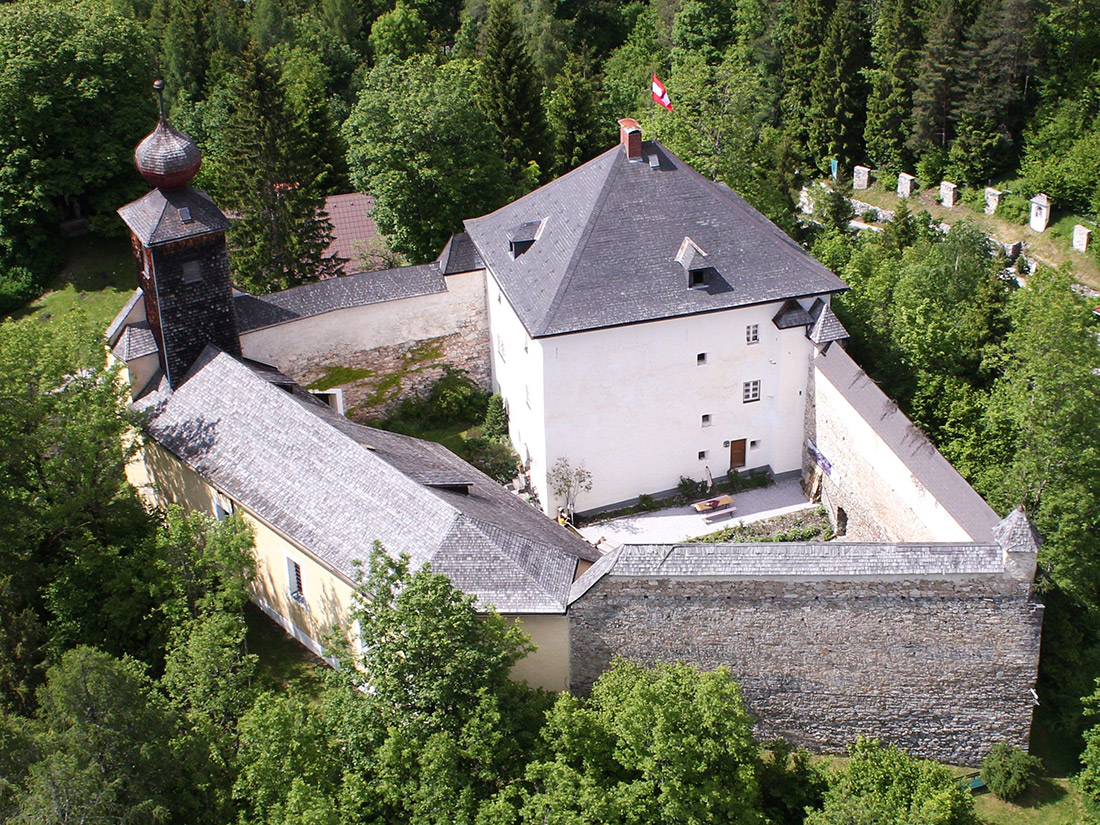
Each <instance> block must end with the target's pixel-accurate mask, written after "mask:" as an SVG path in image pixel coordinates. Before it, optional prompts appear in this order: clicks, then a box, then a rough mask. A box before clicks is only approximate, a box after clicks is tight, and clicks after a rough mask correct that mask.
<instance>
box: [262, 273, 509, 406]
mask: <svg viewBox="0 0 1100 825" xmlns="http://www.w3.org/2000/svg"><path fill="white" fill-rule="evenodd" d="M241 347H242V349H243V350H244V354H245V355H246V356H248V357H250V358H255V359H256V360H258V361H262V362H264V363H267V364H273V365H275V366H277V367H278V368H279V369H280V370H282V371H283V372H285V373H286V374H287V375H289V376H290V377H291V378H293V379H294V380H295V381H297V382H298V383H299V384H301V385H302V386H305V387H308V386H309V385H310V384H313V383H314V382H320V386H323V387H324V388H326V389H331V388H335V387H339V388H340V389H342V390H343V393H344V404H345V408H346V410H347V412H348V415H349V416H350V417H352V418H354V419H356V420H359V421H363V422H370V421H375V420H378V419H381V418H384V417H385V416H386V415H387V414H388V413H389V412H390V411H391V410H392V409H393V407H394V406H395V405H396V404H397V402H398V401H400V400H401V399H402V398H404V397H407V396H409V395H413V394H419V393H422V392H424V391H425V390H426V389H427V387H429V386H431V384H432V383H433V382H434V381H435V380H436V379H438V378H439V377H440V376H441V375H442V374H443V368H444V366H445V365H446V366H452V367H456V368H458V369H462V370H465V371H466V372H467V373H468V374H469V375H470V377H471V378H472V379H473V380H474V381H475V382H476V383H477V384H478V385H479V386H480V387H482V388H483V389H485V390H488V389H490V387H491V375H490V366H489V317H488V312H487V309H486V306H485V276H484V273H483V272H475V273H468V274H462V275H452V276H448V277H447V291H446V292H438V293H432V294H428V295H420V296H416V297H411V298H403V299H399V300H392V301H385V302H380V303H374V304H366V305H364V306H359V307H354V308H351V309H342V310H337V311H334V312H327V313H324V314H321V315H315V316H311V317H307V318H302V319H301V320H297V321H291V322H289V323H285V324H279V325H278V326H273V327H268V328H266V329H260V330H256V331H254V332H249V333H246V334H244V335H242V336H241ZM327 376H336V377H337V378H343V379H344V380H337V381H336V382H335V383H333V382H332V381H330V380H326V377H327Z"/></svg>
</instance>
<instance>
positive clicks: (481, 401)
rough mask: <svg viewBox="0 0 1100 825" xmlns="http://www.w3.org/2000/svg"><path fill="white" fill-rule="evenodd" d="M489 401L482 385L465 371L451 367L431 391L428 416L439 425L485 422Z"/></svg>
mask: <svg viewBox="0 0 1100 825" xmlns="http://www.w3.org/2000/svg"><path fill="white" fill-rule="evenodd" d="M488 403H489V395H488V393H486V392H485V391H484V390H482V389H481V388H480V387H478V385H477V384H475V383H474V382H473V380H472V379H471V378H470V376H469V375H467V374H466V372H465V370H460V369H455V368H454V367H450V366H448V367H444V368H443V375H442V377H440V379H439V380H438V381H436V382H435V383H434V384H432V388H431V389H430V390H429V391H428V399H427V409H426V411H425V412H426V417H427V418H428V419H429V420H430V421H431V422H432V423H434V424H436V425H439V426H443V425H446V424H451V423H454V422H456V421H481V420H483V419H484V418H485V412H486V407H487V406H488Z"/></svg>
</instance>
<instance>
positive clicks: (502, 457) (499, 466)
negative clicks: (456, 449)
mask: <svg viewBox="0 0 1100 825" xmlns="http://www.w3.org/2000/svg"><path fill="white" fill-rule="evenodd" d="M462 457H463V458H464V459H466V460H467V461H469V462H470V463H471V464H473V465H474V466H475V467H477V468H478V469H479V470H481V472H483V473H485V475H487V476H489V478H491V479H493V481H497V482H499V483H501V484H507V483H508V482H509V481H511V480H512V479H513V478H515V477H516V473H517V472H519V456H518V455H516V454H515V451H513V450H512V448H511V447H510V446H508V445H507V444H502V443H501V442H499V441H489V440H487V439H484V438H468V439H466V443H465V445H464V446H463V448H462Z"/></svg>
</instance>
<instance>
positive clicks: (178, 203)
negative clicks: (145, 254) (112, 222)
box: [118, 186, 229, 246]
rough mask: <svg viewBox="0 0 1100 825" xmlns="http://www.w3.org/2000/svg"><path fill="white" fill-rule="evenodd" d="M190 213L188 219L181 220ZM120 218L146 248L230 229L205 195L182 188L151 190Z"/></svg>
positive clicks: (125, 209) (120, 213)
mask: <svg viewBox="0 0 1100 825" xmlns="http://www.w3.org/2000/svg"><path fill="white" fill-rule="evenodd" d="M181 209H188V210H190V214H191V220H190V221H186V222H185V221H184V218H185V217H186V213H184V215H182V216H181V214H180V210H181ZM118 214H119V217H121V218H122V220H124V221H125V222H126V225H127V226H128V227H130V231H131V232H133V233H134V234H135V235H137V237H138V240H140V241H141V242H142V243H143V244H145V245H146V246H157V245H158V244H163V243H171V242H172V241H178V240H180V239H182V238H194V237H198V236H199V235H207V234H209V233H211V232H223V231H225V230H226V229H228V228H229V219H228V218H227V217H225V215H223V214H222V211H221V210H220V209H218V207H217V206H215V205H214V201H212V200H210V196H209V195H207V194H206V193H205V192H203V191H201V190H198V189H192V188H191V187H189V186H187V187H184V188H182V189H167V190H162V189H154V190H153V191H151V192H149V193H148V194H147V195H145V196H144V197H141V198H138V199H137V200H136V201H133V202H131V203H128V204H126V205H125V206H123V207H122V208H121V209H119V210H118Z"/></svg>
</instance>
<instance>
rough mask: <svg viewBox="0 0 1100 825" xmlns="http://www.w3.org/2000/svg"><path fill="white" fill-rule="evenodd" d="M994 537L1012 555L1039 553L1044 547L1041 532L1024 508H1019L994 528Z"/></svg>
mask: <svg viewBox="0 0 1100 825" xmlns="http://www.w3.org/2000/svg"><path fill="white" fill-rule="evenodd" d="M993 537H994V538H995V539H996V540H997V543H998V544H1000V545H1001V546H1002V547H1003V548H1005V550H1007V551H1008V552H1010V553H1021V552H1022V553H1037V552H1039V548H1040V547H1042V545H1043V540H1042V538H1041V537H1040V536H1039V531H1038V530H1036V529H1035V525H1034V524H1033V523H1032V521H1031V519H1029V518H1028V517H1027V513H1026V512H1025V511H1024V508H1023V507H1017V508H1016V509H1015V510H1013V511H1012V512H1011V513H1009V514H1008V515H1007V516H1005V518H1004V519H1003V520H1002V521H1001V523H1000V524H998V525H997V526H996V527H995V528H993Z"/></svg>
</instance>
